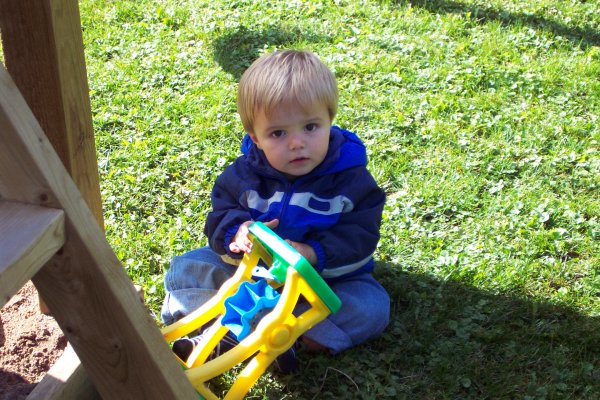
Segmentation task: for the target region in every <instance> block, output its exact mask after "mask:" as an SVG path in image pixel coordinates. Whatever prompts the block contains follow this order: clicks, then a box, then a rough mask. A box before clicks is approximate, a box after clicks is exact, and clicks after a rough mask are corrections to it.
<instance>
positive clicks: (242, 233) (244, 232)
mask: <svg viewBox="0 0 600 400" xmlns="http://www.w3.org/2000/svg"><path fill="white" fill-rule="evenodd" d="M253 222H254V221H246V222H244V223H243V224H241V225H240V227H239V228H238V231H237V232H236V234H235V236H234V237H233V240H231V243H229V250H230V251H231V252H232V253H239V252H242V251H243V252H245V253H251V252H252V242H251V241H250V238H249V237H248V234H249V233H250V231H249V230H248V227H249V226H250V225H252V223H253ZM264 224H265V225H266V226H267V227H268V228H271V229H273V228H275V227H276V226H277V225H279V220H278V219H273V220H271V221H268V222H264Z"/></svg>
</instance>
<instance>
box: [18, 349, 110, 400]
mask: <svg viewBox="0 0 600 400" xmlns="http://www.w3.org/2000/svg"><path fill="white" fill-rule="evenodd" d="M78 366H79V358H77V354H75V351H74V350H73V348H72V347H71V345H68V346H67V347H66V349H65V351H64V353H63V355H62V356H61V357H60V359H59V360H58V361H57V362H56V364H54V366H53V367H52V368H50V371H48V373H47V374H46V375H45V376H44V378H43V379H42V380H41V382H40V383H38V384H37V385H36V386H35V388H34V389H33V391H32V392H31V393H30V394H29V396H27V400H50V399H56V400H80V399H85V400H100V399H101V398H100V395H99V394H98V392H97V391H96V389H95V388H94V386H93V385H92V384H91V383H90V380H89V379H88V377H87V374H86V373H85V370H84V369H83V368H79V367H78ZM67 381H71V382H77V383H72V384H70V385H65V382H67Z"/></svg>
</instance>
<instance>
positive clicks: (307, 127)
mask: <svg viewBox="0 0 600 400" xmlns="http://www.w3.org/2000/svg"><path fill="white" fill-rule="evenodd" d="M304 129H306V130H307V131H308V132H312V131H314V130H316V129H317V124H308V125H306V126H305V127H304Z"/></svg>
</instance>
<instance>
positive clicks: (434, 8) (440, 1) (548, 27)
mask: <svg viewBox="0 0 600 400" xmlns="http://www.w3.org/2000/svg"><path fill="white" fill-rule="evenodd" d="M393 2H394V3H395V4H408V3H410V4H411V5H412V6H413V7H418V8H423V9H426V10H429V11H431V12H433V13H437V14H450V13H454V14H464V13H471V16H472V18H473V19H475V20H478V21H480V23H486V22H489V21H498V22H502V23H504V24H522V25H528V26H531V27H532V28H535V29H539V30H545V31H548V32H552V33H553V34H555V35H560V36H563V37H564V38H566V39H568V40H569V41H571V42H572V43H573V44H574V45H576V46H581V47H583V48H585V47H589V46H600V31H598V29H595V28H593V27H591V26H586V27H578V26H570V25H567V24H565V23H561V22H558V21H553V20H551V19H548V18H545V17H541V16H539V15H533V14H526V13H519V12H509V11H505V10H503V9H501V8H497V7H495V6H493V5H480V4H467V3H464V2H461V1H447V0H435V1H429V0H410V1H407V0H394V1H393Z"/></svg>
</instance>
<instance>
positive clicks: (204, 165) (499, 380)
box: [80, 0, 600, 399]
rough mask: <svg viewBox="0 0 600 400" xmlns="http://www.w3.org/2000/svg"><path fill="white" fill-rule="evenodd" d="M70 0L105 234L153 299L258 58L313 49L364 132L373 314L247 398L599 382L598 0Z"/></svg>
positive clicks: (559, 388) (587, 387) (210, 178)
mask: <svg viewBox="0 0 600 400" xmlns="http://www.w3.org/2000/svg"><path fill="white" fill-rule="evenodd" d="M80 6H81V14H82V25H83V29H84V32H83V35H84V42H85V49H86V57H87V65H88V75H89V84H90V90H91V100H92V109H93V119H94V128H95V133H96V137H97V149H98V161H99V170H100V174H101V186H102V195H103V200H104V212H105V221H106V230H107V235H108V239H109V242H110V243H111V245H112V246H113V248H114V249H115V251H116V252H117V255H118V256H119V258H120V259H121V260H122V261H123V264H124V265H125V267H126V268H127V271H128V273H129V275H130V276H131V278H132V279H133V280H134V281H135V282H136V283H138V284H140V285H142V286H143V287H144V288H145V290H146V296H147V298H146V300H147V304H148V306H149V308H150V309H151V310H152V312H153V313H154V314H155V316H156V317H157V318H158V310H159V308H160V305H161V302H162V298H163V295H164V290H163V287H162V280H163V276H164V274H165V271H166V270H167V268H168V267H169V260H170V258H171V257H172V256H174V255H177V254H181V253H183V252H185V251H187V250H190V249H193V248H196V247H198V246H201V245H204V244H206V238H205V237H204V235H203V233H202V230H203V225H204V218H205V215H206V213H207V211H208V210H209V208H210V200H209V193H210V190H211V187H212V184H213V182H214V179H215V178H216V176H217V174H218V173H219V172H220V171H221V170H222V169H223V168H224V166H226V165H227V164H228V163H229V162H231V161H232V160H234V159H235V158H236V157H237V156H238V155H239V143H240V140H241V138H242V135H243V129H242V126H241V122H240V120H239V118H238V116H237V114H236V106H235V92H236V86H237V82H238V79H239V77H240V75H241V73H242V72H243V71H244V69H245V68H246V67H248V65H249V64H250V63H251V62H252V61H253V60H254V59H255V58H256V57H258V56H259V55H260V54H262V53H264V52H269V51H272V50H273V49H276V48H288V47H292V48H306V49H310V50H312V51H314V52H316V53H317V54H318V55H319V56H320V57H321V58H322V59H323V61H325V63H326V64H328V65H329V66H330V67H331V68H332V69H333V70H334V71H335V73H336V76H337V78H338V82H339V87H340V91H341V98H340V108H339V113H338V117H337V119H336V121H335V122H336V124H337V125H340V126H342V127H344V128H347V129H350V130H353V131H355V132H356V133H357V134H358V135H359V136H360V137H361V138H362V139H363V140H364V141H365V143H366V144H367V146H368V149H369V150H368V151H369V157H370V158H369V168H370V170H371V172H372V173H373V175H374V176H375V178H376V179H377V180H378V182H379V183H380V185H381V186H382V187H383V188H384V189H385V191H386V193H387V194H388V199H387V204H386V207H385V212H384V221H383V226H382V230H381V233H382V239H381V242H380V245H379V248H378V250H377V253H376V258H377V260H378V270H377V273H376V275H377V277H378V278H379V279H380V280H381V282H382V283H383V284H384V286H385V287H386V288H387V290H388V291H389V293H390V295H391V296H392V311H393V313H392V320H391V323H390V325H389V327H388V329H387V331H386V332H385V334H384V335H383V336H382V337H381V338H380V339H378V340H375V341H372V342H369V343H367V344H365V345H361V346H359V347H357V348H355V349H352V350H349V351H347V352H345V353H343V354H341V355H338V356H336V357H333V358H332V357H326V356H323V355H316V356H315V355H307V354H303V355H301V370H302V371H301V373H300V374H298V375H294V376H288V377H281V376H277V375H275V374H271V373H267V374H265V375H264V376H263V377H262V378H261V380H260V382H259V383H258V384H257V385H256V386H255V387H254V389H253V390H252V392H251V393H250V398H255V399H258V398H265V399H267V398H268V399H279V398H287V399H328V398H342V399H353V398H356V399H375V398H377V399H379V398H385V397H389V398H393V399H398V398H400V399H403V398H404V399H597V398H600V317H599V316H600V301H599V294H600V120H599V115H600V1H599V0H577V1H575V0H567V1H559V0H532V1H528V2H523V1H516V0H489V1H485V2H484V1H479V0H473V1H472V0H463V1H449V0H431V1H426V0H414V1H400V0H397V1H393V0H388V1H383V0H381V1H375V0H365V1H353V0H352V1H351V0H347V1H345V0H334V1H327V2H302V1H297V0H289V1H261V2H258V1H249V0H240V1H224V0H212V1H204V0H177V1H175V0H162V1H158V0H136V1H132V0H123V1H110V0H81V1H80ZM231 379H232V377H231V376H226V377H224V378H223V379H221V380H220V381H219V382H215V386H216V387H217V388H219V387H223V388H226V387H227V385H228V383H229V382H230V381H231Z"/></svg>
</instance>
